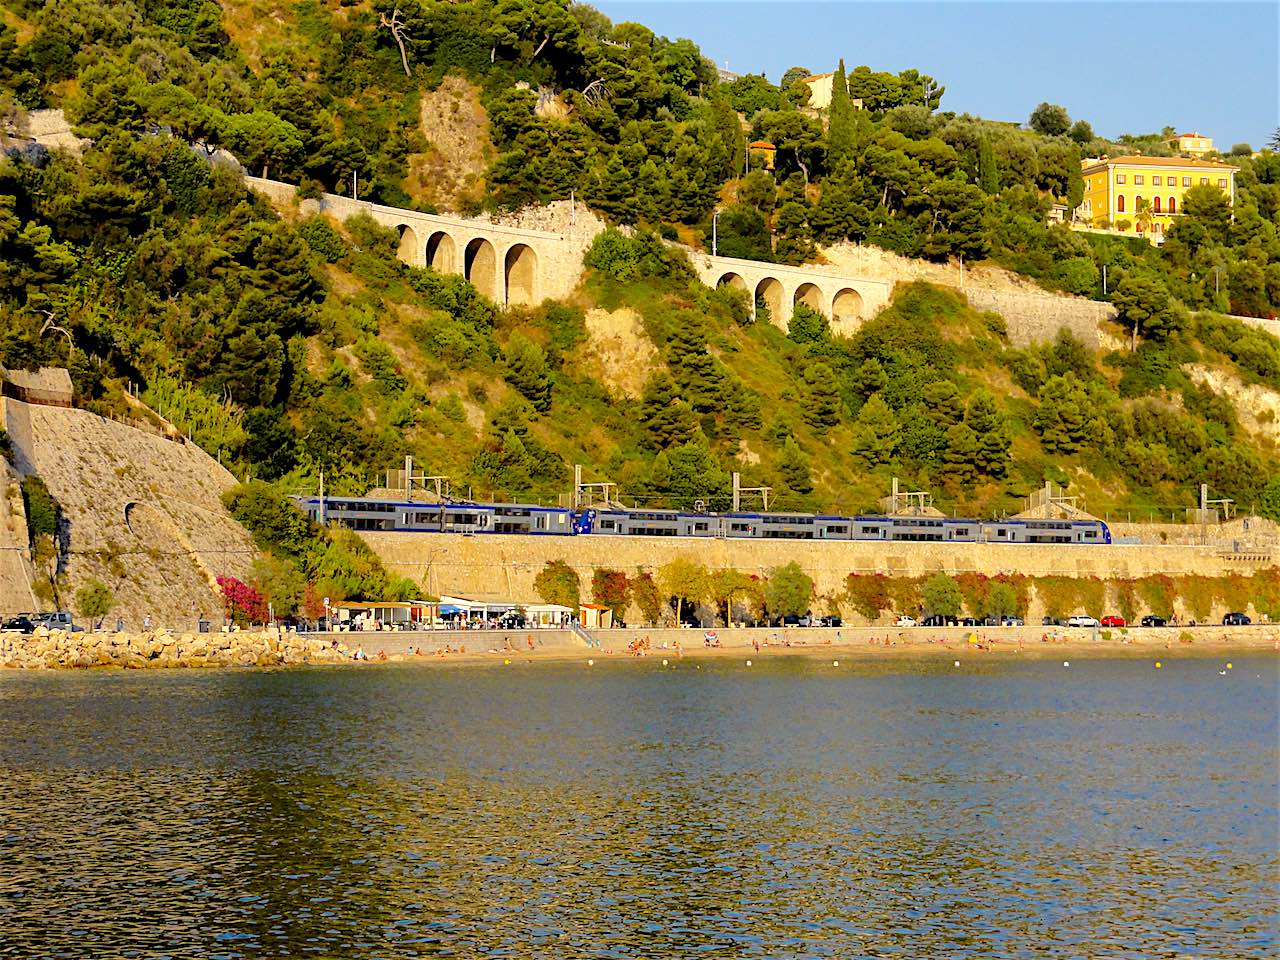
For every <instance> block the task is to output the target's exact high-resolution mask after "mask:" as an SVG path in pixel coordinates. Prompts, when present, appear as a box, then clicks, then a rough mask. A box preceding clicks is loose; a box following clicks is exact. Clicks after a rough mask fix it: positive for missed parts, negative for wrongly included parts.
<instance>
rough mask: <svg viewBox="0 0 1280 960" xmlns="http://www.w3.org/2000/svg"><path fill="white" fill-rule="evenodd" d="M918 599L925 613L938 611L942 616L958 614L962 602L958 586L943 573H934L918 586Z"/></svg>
mask: <svg viewBox="0 0 1280 960" xmlns="http://www.w3.org/2000/svg"><path fill="white" fill-rule="evenodd" d="M920 599H921V601H922V602H923V603H924V609H925V612H926V613H938V614H942V616H944V617H954V616H956V615H957V614H959V613H960V606H961V604H962V603H963V602H964V598H963V597H962V596H961V594H960V587H959V586H957V585H956V582H955V581H954V580H953V579H951V578H950V577H949V576H947V575H946V574H945V573H935V574H933V575H932V576H931V577H929V579H928V580H926V581H925V582H924V585H923V586H922V587H921V588H920Z"/></svg>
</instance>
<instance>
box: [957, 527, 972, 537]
mask: <svg viewBox="0 0 1280 960" xmlns="http://www.w3.org/2000/svg"><path fill="white" fill-rule="evenodd" d="M955 535H956V536H957V537H967V536H968V535H969V528H968V527H957V528H956V530H955Z"/></svg>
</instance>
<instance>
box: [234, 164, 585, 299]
mask: <svg viewBox="0 0 1280 960" xmlns="http://www.w3.org/2000/svg"><path fill="white" fill-rule="evenodd" d="M245 180H246V182H248V184H249V186H250V187H252V188H253V189H255V190H258V191H259V192H261V193H264V194H266V195H267V196H270V197H271V198H272V199H273V200H276V201H278V202H289V201H294V200H296V190H295V189H294V188H293V187H291V186H289V185H288V184H282V183H278V182H276V181H271V180H261V179H260V178H257V177H245ZM561 208H567V209H561ZM299 211H300V212H301V213H303V214H310V213H327V214H330V215H331V216H333V217H336V218H337V219H339V220H345V219H347V218H348V217H353V216H356V215H357V214H366V215H368V216H370V217H372V218H373V219H374V220H375V221H377V222H378V223H380V224H382V225H383V226H384V227H389V228H391V229H393V230H395V231H396V232H397V234H399V237H400V241H399V245H398V248H397V255H398V256H399V258H400V259H401V260H403V261H404V262H405V263H408V264H410V265H412V266H415V267H429V268H431V269H432V270H434V271H436V272H437V273H453V274H461V275H462V276H464V277H466V279H467V280H469V281H470V282H471V283H472V284H473V285H474V286H475V287H476V289H477V290H479V291H480V292H481V293H482V294H484V295H485V296H486V297H488V298H489V299H491V300H493V301H494V302H495V303H498V304H500V305H502V306H524V305H532V304H537V303H541V302H542V301H543V300H546V299H556V298H561V297H567V296H568V295H569V294H571V293H572V292H573V290H574V288H575V287H576V286H577V285H578V281H579V280H580V279H581V277H582V257H583V254H585V252H586V250H587V248H588V247H589V246H590V245H591V241H592V240H593V239H595V236H596V234H598V233H599V232H600V231H601V230H603V229H604V224H603V223H602V222H601V221H600V220H599V219H598V218H596V217H595V216H594V215H593V214H591V212H590V211H589V210H587V209H585V208H582V207H577V206H575V205H573V204H569V203H560V204H552V205H550V206H549V207H544V208H539V209H538V210H537V211H535V212H534V215H532V216H531V217H529V219H533V220H534V221H535V222H537V223H538V226H537V227H530V226H525V225H523V224H521V223H520V222H518V221H520V220H521V219H524V217H523V216H522V215H516V216H515V217H512V218H510V220H514V221H516V222H509V220H506V219H503V220H500V219H494V218H489V217H449V216H441V215H439V214H429V213H420V212H419V211H416V210H406V209H402V208H400V207H388V206H385V205H383V204H379V203H370V202H367V201H363V200H352V199H351V198H349V197H341V196H338V195H336V194H330V193H326V194H322V195H321V196H320V197H319V198H318V199H308V200H303V201H301V202H300V203H299ZM545 227H551V228H552V229H545ZM556 228H558V229H556Z"/></svg>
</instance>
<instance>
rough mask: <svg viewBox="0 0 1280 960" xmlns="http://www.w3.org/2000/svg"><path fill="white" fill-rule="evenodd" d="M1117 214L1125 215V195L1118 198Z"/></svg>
mask: <svg viewBox="0 0 1280 960" xmlns="http://www.w3.org/2000/svg"><path fill="white" fill-rule="evenodd" d="M1116 213H1124V194H1121V195H1120V196H1118V197H1116Z"/></svg>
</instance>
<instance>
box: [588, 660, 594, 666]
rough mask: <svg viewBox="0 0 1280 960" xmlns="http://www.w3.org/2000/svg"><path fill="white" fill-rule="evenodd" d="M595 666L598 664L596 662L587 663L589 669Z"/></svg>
mask: <svg viewBox="0 0 1280 960" xmlns="http://www.w3.org/2000/svg"><path fill="white" fill-rule="evenodd" d="M595 665H596V662H595V661H594V660H588V661H587V666H588V667H594V666H595Z"/></svg>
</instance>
